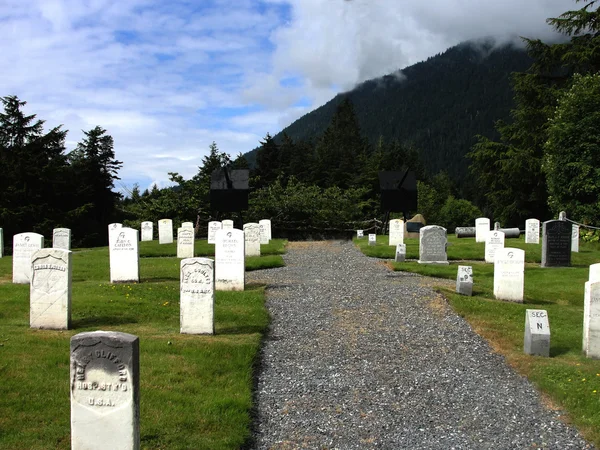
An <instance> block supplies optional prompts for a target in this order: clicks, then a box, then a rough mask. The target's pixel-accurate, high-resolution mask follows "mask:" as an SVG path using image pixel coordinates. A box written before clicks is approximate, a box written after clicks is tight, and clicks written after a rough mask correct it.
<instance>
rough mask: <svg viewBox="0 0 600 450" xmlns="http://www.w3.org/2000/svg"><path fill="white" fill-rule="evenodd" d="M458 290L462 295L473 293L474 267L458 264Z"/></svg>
mask: <svg viewBox="0 0 600 450" xmlns="http://www.w3.org/2000/svg"><path fill="white" fill-rule="evenodd" d="M456 292H457V293H459V294H462V295H469V296H470V295H473V267H471V266H458V271H457V273H456Z"/></svg>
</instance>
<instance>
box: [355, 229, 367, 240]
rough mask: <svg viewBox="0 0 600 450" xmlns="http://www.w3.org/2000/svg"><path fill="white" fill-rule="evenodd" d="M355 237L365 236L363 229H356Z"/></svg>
mask: <svg viewBox="0 0 600 450" xmlns="http://www.w3.org/2000/svg"><path fill="white" fill-rule="evenodd" d="M356 237H357V238H358V239H362V238H364V237H365V232H364V230H356Z"/></svg>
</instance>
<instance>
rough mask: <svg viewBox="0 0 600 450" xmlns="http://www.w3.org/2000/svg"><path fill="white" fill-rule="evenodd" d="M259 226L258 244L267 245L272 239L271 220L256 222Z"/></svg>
mask: <svg viewBox="0 0 600 450" xmlns="http://www.w3.org/2000/svg"><path fill="white" fill-rule="evenodd" d="M258 224H259V225H260V227H261V228H260V229H261V232H260V233H261V234H260V243H261V244H268V243H269V242H270V241H271V239H273V237H272V236H271V219H262V220H259V221H258Z"/></svg>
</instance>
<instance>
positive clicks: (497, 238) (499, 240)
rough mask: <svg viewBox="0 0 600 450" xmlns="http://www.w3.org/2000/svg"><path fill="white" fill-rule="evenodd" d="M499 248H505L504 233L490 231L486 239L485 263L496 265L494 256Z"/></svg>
mask: <svg viewBox="0 0 600 450" xmlns="http://www.w3.org/2000/svg"><path fill="white" fill-rule="evenodd" d="M499 248H504V233H503V232H502V231H497V230H494V231H489V232H488V234H487V236H486V238H485V262H486V263H492V264H493V263H494V256H495V255H496V251H497V250H498V249H499Z"/></svg>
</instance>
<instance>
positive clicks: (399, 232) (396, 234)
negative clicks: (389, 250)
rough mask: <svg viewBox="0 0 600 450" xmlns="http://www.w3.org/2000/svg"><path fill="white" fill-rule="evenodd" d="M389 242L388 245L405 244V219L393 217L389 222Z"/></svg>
mask: <svg viewBox="0 0 600 450" xmlns="http://www.w3.org/2000/svg"><path fill="white" fill-rule="evenodd" d="M389 226H390V231H389V243H388V245H398V244H404V220H402V219H393V220H390V223H389Z"/></svg>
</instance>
